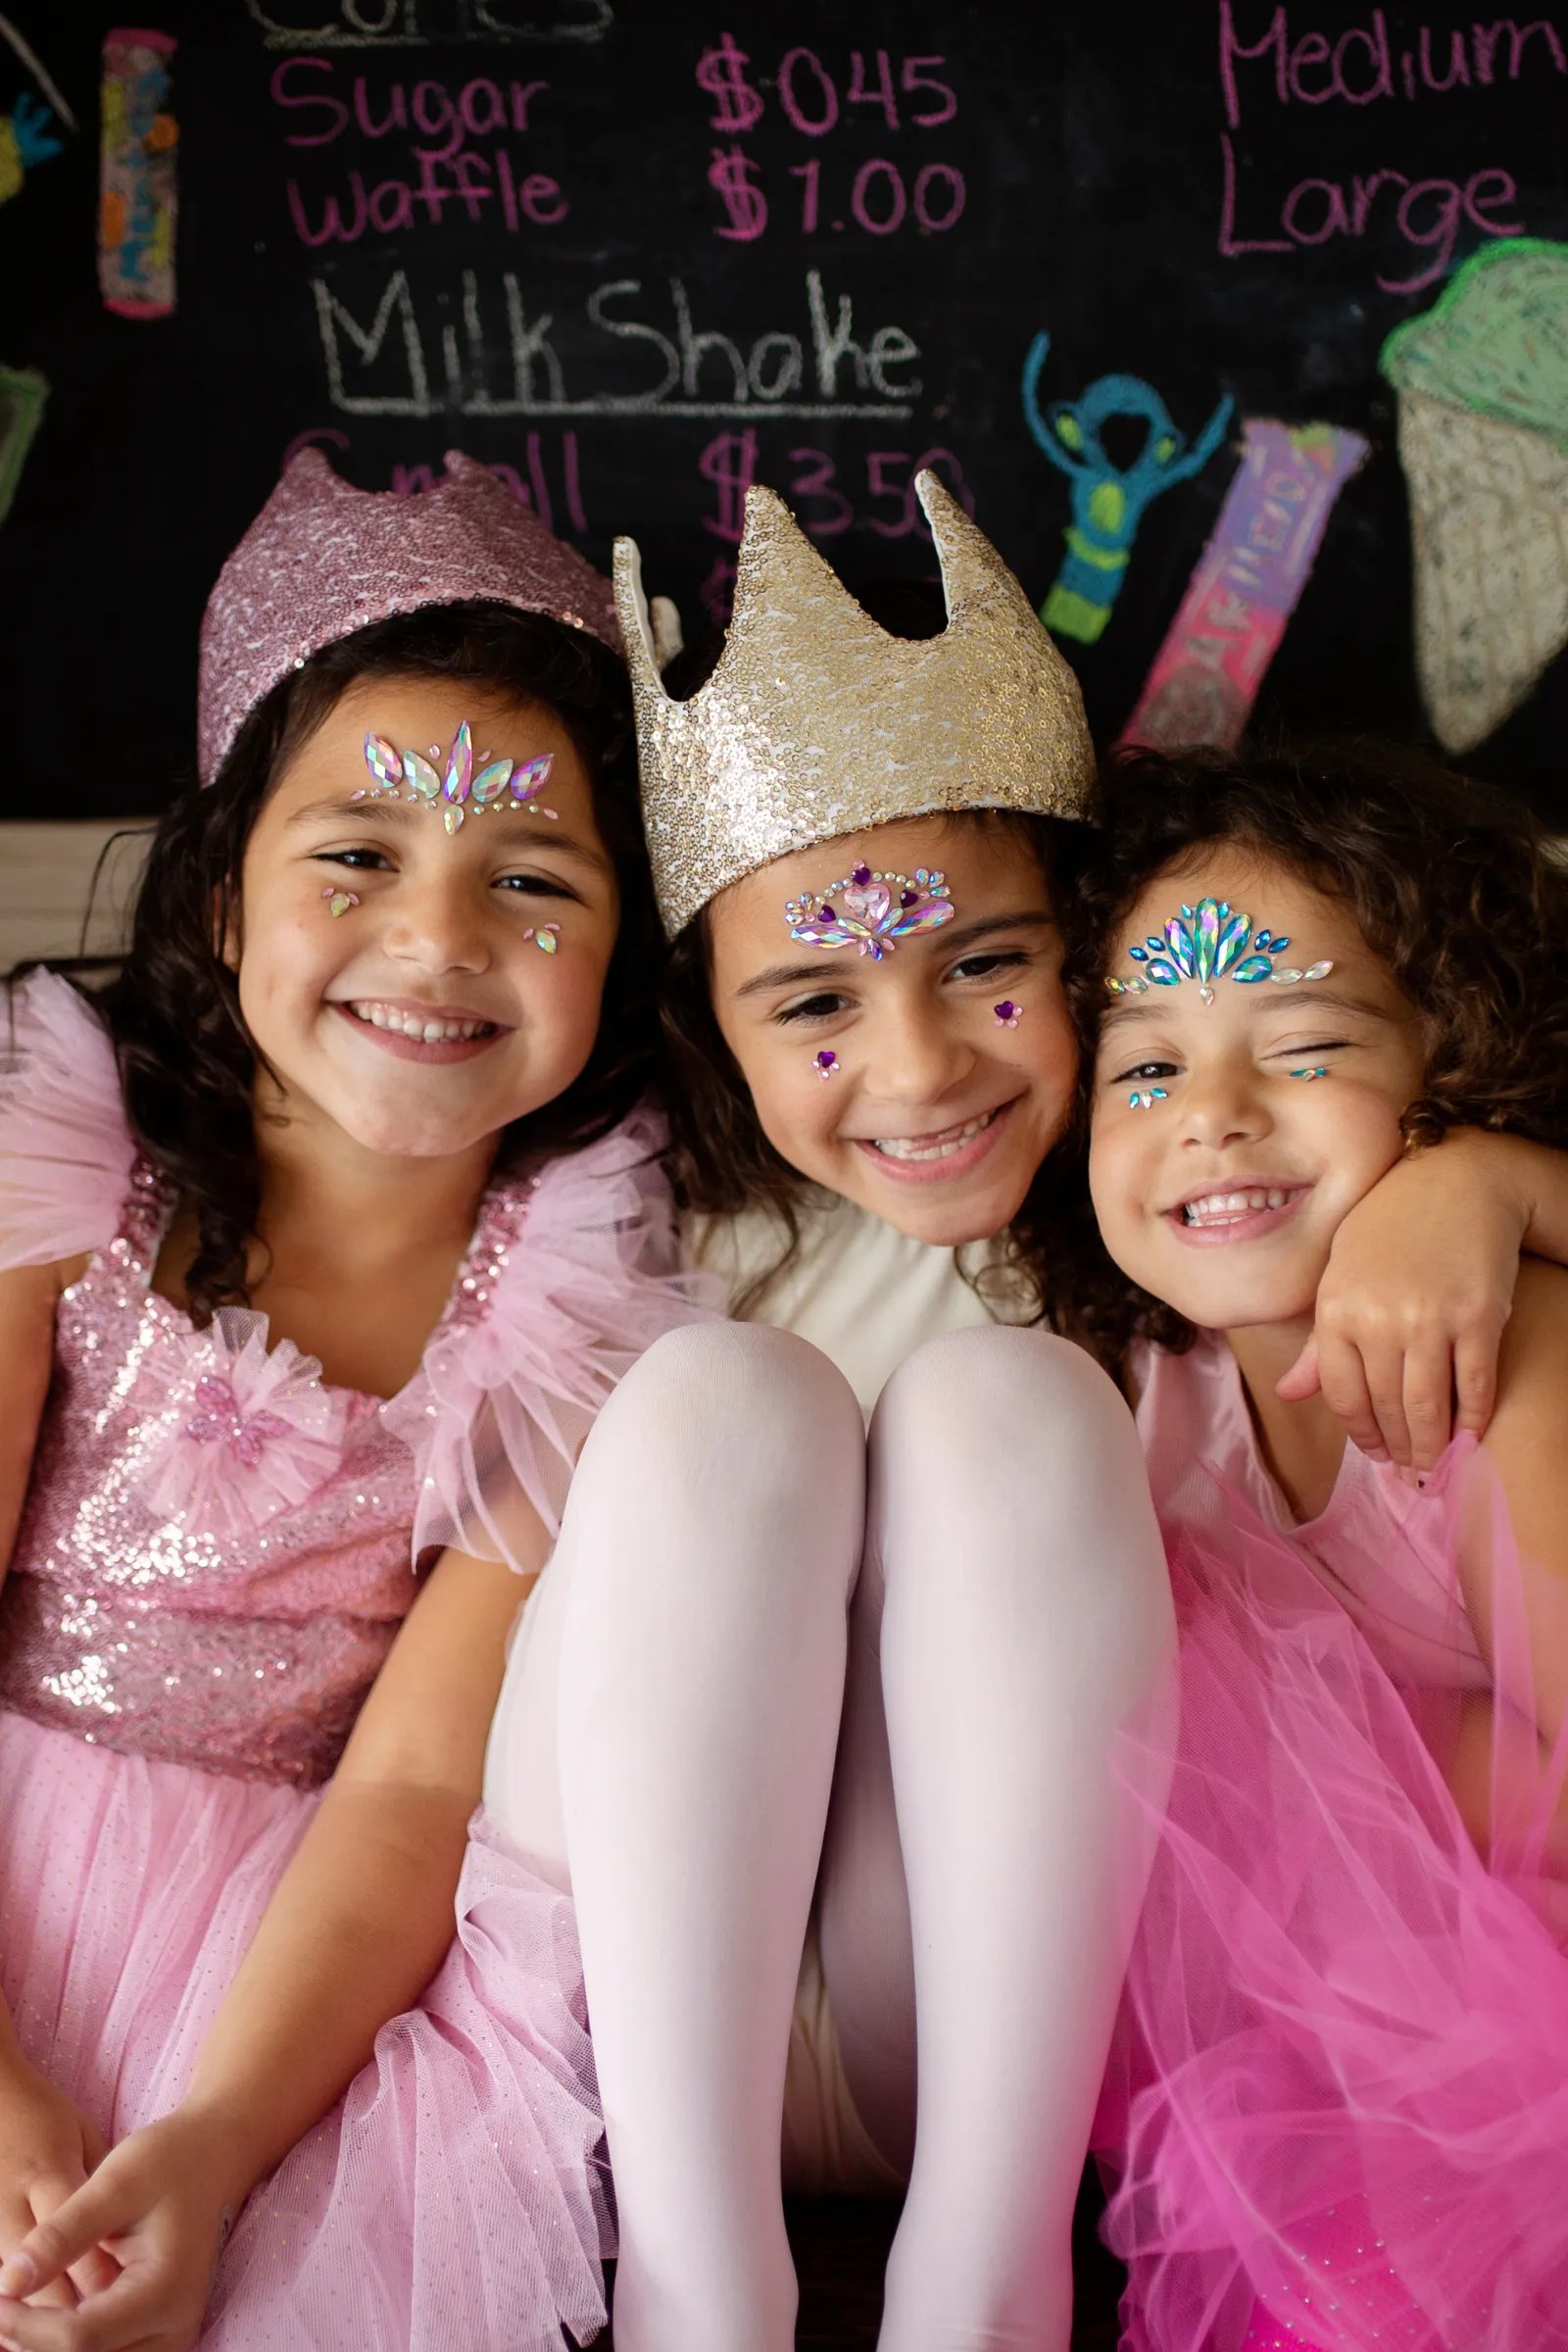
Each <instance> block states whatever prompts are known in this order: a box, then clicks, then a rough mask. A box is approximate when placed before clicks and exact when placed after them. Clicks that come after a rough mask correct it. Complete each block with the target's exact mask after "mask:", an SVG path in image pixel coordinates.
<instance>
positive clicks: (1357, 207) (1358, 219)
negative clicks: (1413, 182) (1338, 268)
mask: <svg viewBox="0 0 1568 2352" xmlns="http://www.w3.org/2000/svg"><path fill="white" fill-rule="evenodd" d="M1409 185H1410V182H1409V180H1408V178H1407V177H1406V175H1405V173H1404V172H1368V173H1367V176H1366V177H1365V179H1363V178H1362V177H1361V174H1360V173H1359V172H1357V173H1356V175H1355V177H1354V178H1353V179H1352V180H1351V182H1350V234H1351V236H1352V237H1364V236H1365V235H1366V217H1367V215H1368V213H1369V212H1370V211H1371V210H1372V199H1373V198H1374V196H1376V194H1377V192H1378V190H1379V188H1383V187H1396V188H1407V187H1408V186H1409Z"/></svg>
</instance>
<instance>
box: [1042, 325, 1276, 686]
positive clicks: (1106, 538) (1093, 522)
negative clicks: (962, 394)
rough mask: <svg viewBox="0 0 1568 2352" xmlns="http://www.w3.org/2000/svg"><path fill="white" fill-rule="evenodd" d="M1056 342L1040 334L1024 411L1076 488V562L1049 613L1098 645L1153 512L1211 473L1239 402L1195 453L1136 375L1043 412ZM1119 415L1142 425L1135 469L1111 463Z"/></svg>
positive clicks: (1221, 410) (1047, 618)
mask: <svg viewBox="0 0 1568 2352" xmlns="http://www.w3.org/2000/svg"><path fill="white" fill-rule="evenodd" d="M1050 350H1051V337H1050V336H1049V335H1046V334H1039V335H1036V337H1035V339H1034V341H1033V342H1032V343H1031V344H1030V346H1029V353H1028V357H1027V358H1026V360H1025V361H1024V368H1023V413H1024V421H1025V423H1026V424H1027V425H1028V427H1029V431H1030V434H1031V435H1032V437H1033V439H1034V441H1035V443H1036V445H1037V447H1038V448H1039V449H1040V450H1041V451H1042V452H1043V453H1044V455H1045V456H1046V457H1048V458H1049V459H1050V460H1051V463H1052V464H1053V466H1058V467H1059V468H1060V469H1061V471H1062V472H1063V473H1064V474H1066V475H1067V477H1068V480H1069V481H1070V483H1071V485H1072V521H1071V523H1070V524H1069V526H1068V529H1067V533H1066V538H1067V554H1066V557H1065V559H1064V560H1063V563H1062V566H1061V569H1060V571H1059V572H1058V573H1057V575H1056V579H1055V583H1054V586H1053V588H1052V590H1051V593H1050V595H1049V596H1048V597H1047V598H1046V601H1045V603H1044V604H1043V605H1042V606H1041V608H1040V617H1041V619H1042V620H1043V621H1044V622H1045V624H1046V626H1047V628H1050V629H1054V630H1056V631H1057V632H1058V634H1061V635H1064V636H1068V637H1076V638H1077V639H1078V640H1079V641H1080V643H1082V644H1084V645H1094V644H1095V643H1096V642H1097V640H1098V639H1099V638H1100V637H1101V635H1102V634H1103V630H1104V627H1105V623H1106V622H1107V621H1108V620H1109V618H1110V615H1111V610H1112V608H1113V606H1114V605H1115V602H1116V598H1117V596H1118V595H1119V593H1120V591H1121V584H1122V581H1123V579H1124V578H1125V577H1126V573H1127V565H1128V562H1129V560H1130V558H1131V555H1132V549H1133V542H1134V540H1135V539H1136V538H1137V536H1138V526H1139V524H1140V523H1141V522H1142V520H1143V518H1144V514H1145V510H1146V509H1147V508H1148V507H1149V505H1150V504H1151V502H1152V500H1153V499H1156V498H1158V497H1159V495H1160V493H1161V492H1162V491H1165V490H1170V489H1173V488H1174V487H1175V485H1176V484H1177V483H1178V482H1184V481H1186V480H1188V479H1189V478H1190V476H1191V475H1193V474H1195V473H1199V472H1201V469H1202V468H1203V466H1206V465H1207V464H1208V461H1209V459H1210V458H1211V457H1212V456H1213V455H1214V452H1215V450H1216V449H1218V447H1219V445H1220V442H1221V440H1222V439H1223V438H1224V433H1225V427H1226V425H1227V423H1228V422H1229V421H1230V414H1231V407H1232V403H1231V401H1230V398H1229V396H1227V397H1226V398H1225V399H1223V400H1222V401H1221V402H1220V403H1219V406H1218V407H1217V408H1216V409H1215V411H1214V413H1213V415H1212V416H1211V417H1210V418H1209V419H1208V422H1207V423H1206V424H1205V425H1204V427H1203V429H1202V431H1201V433H1200V434H1199V436H1198V439H1197V441H1196V442H1195V443H1194V444H1193V447H1192V448H1191V449H1189V448H1188V447H1187V438H1186V435H1185V434H1184V433H1181V432H1179V431H1178V430H1177V428H1176V426H1175V425H1174V424H1173V423H1172V421H1171V417H1170V412H1169V411H1168V409H1167V408H1166V406H1165V404H1164V402H1163V401H1162V400H1161V399H1160V397H1159V394H1158V393H1157V392H1156V391H1155V390H1154V389H1153V387H1152V385H1151V384H1146V383H1145V382H1144V381H1143V379H1142V377H1140V376H1136V375H1103V376H1101V377H1099V378H1098V380H1097V381H1096V382H1094V383H1092V384H1091V385H1090V386H1089V388H1088V390H1087V391H1086V392H1085V393H1084V394H1083V395H1082V397H1081V398H1080V399H1078V400H1076V401H1059V400H1058V401H1054V402H1053V403H1052V405H1051V407H1050V409H1049V410H1048V411H1047V412H1045V413H1044V414H1042V412H1041V408H1040V378H1041V375H1042V374H1043V372H1044V370H1045V365H1046V359H1047V356H1048V354H1049V353H1050ZM1108 417H1135V418H1137V419H1138V420H1139V422H1141V423H1142V424H1143V425H1144V426H1145V427H1146V431H1145V436H1144V443H1143V447H1142V448H1141V449H1140V451H1139V453H1138V455H1137V457H1136V458H1135V459H1134V460H1133V462H1132V463H1131V465H1129V466H1115V465H1113V464H1112V462H1111V460H1110V459H1109V458H1108V457H1107V456H1106V454H1105V450H1104V448H1103V444H1102V441H1101V438H1100V428H1101V426H1102V425H1103V423H1104V422H1105V421H1106V419H1107V418H1108Z"/></svg>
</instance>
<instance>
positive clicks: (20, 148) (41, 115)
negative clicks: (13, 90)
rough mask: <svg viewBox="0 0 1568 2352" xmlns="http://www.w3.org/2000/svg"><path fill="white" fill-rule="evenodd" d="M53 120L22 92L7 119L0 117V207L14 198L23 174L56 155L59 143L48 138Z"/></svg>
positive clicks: (35, 101)
mask: <svg viewBox="0 0 1568 2352" xmlns="http://www.w3.org/2000/svg"><path fill="white" fill-rule="evenodd" d="M53 122H54V116H53V114H52V113H51V112H50V110H49V108H48V107H46V106H40V105H39V103H38V101H37V100H36V98H29V97H28V96H27V93H26V92H25V90H24V92H23V93H22V96H21V97H20V98H19V99H18V100H17V102H16V104H15V105H14V106H13V107H12V109H11V112H10V114H9V115H0V204H4V203H5V202H6V200H7V198H8V197H11V196H15V195H16V194H17V193H18V191H19V190H20V189H21V187H22V184H23V182H24V180H25V178H26V176H27V173H28V172H30V171H32V170H33V168H34V167H35V166H36V165H38V164H42V163H47V162H48V160H49V158H50V156H52V155H58V154H59V153H60V141H59V140H58V139H57V138H54V137H52V136H51V135H50V126H51V124H52V123H53Z"/></svg>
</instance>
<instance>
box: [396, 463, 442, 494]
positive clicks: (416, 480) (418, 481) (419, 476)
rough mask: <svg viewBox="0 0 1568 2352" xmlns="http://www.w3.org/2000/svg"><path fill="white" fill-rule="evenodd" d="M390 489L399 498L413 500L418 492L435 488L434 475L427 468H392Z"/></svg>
mask: <svg viewBox="0 0 1568 2352" xmlns="http://www.w3.org/2000/svg"><path fill="white" fill-rule="evenodd" d="M392 487H393V489H394V490H395V491H396V493H397V495H398V497H399V498H413V497H414V496H415V494H416V492H417V491H420V490H433V489H434V488H435V475H434V474H433V473H432V472H431V470H430V468H429V466H393V468H392Z"/></svg>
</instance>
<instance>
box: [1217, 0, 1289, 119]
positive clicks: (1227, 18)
mask: <svg viewBox="0 0 1568 2352" xmlns="http://www.w3.org/2000/svg"><path fill="white" fill-rule="evenodd" d="M1270 50H1272V51H1273V53H1274V95H1275V96H1276V98H1278V100H1279V102H1280V104H1281V106H1284V105H1285V104H1286V102H1287V101H1288V99H1289V97H1290V90H1289V88H1288V86H1287V84H1286V79H1285V74H1286V58H1285V11H1284V9H1283V8H1276V10H1275V11H1274V14H1273V15H1272V16H1271V17H1270V19H1269V21H1268V30H1267V32H1265V33H1264V35H1263V37H1262V39H1261V40H1260V41H1254V42H1253V43H1252V46H1251V47H1250V49H1249V48H1248V47H1247V45H1246V44H1245V42H1242V41H1239V40H1238V39H1237V37H1236V20H1235V17H1234V16H1233V15H1232V13H1231V0H1219V81H1220V88H1221V89H1222V90H1223V91H1224V93H1225V120H1226V122H1227V123H1228V124H1229V125H1230V127H1231V129H1232V130H1239V129H1240V128H1241V124H1242V101H1241V93H1240V92H1239V91H1238V89H1237V87H1236V61H1237V59H1241V60H1242V61H1243V62H1244V63H1246V64H1250V62H1251V60H1252V59H1253V58H1255V57H1266V56H1267V55H1268V53H1269V52H1270Z"/></svg>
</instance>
